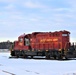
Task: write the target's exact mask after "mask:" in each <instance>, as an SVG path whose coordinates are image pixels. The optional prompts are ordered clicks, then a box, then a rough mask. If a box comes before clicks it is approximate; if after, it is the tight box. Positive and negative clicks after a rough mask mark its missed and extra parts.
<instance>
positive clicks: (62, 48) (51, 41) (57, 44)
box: [11, 30, 74, 59]
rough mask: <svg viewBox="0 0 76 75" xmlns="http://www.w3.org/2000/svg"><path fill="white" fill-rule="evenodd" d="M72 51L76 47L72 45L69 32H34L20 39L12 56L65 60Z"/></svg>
mask: <svg viewBox="0 0 76 75" xmlns="http://www.w3.org/2000/svg"><path fill="white" fill-rule="evenodd" d="M70 49H72V50H73V49H74V46H71V45H70V32H69V31H65V30H64V31H55V32H33V33H32V34H23V35H21V36H19V37H18V41H15V42H14V46H13V49H12V50H11V56H17V57H19V56H23V57H27V56H31V58H33V56H46V58H51V57H53V58H54V59H63V58H66V54H67V51H68V50H70Z"/></svg>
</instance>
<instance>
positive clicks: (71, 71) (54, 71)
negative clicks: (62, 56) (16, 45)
mask: <svg viewBox="0 0 76 75" xmlns="http://www.w3.org/2000/svg"><path fill="white" fill-rule="evenodd" d="M9 56H10V53H9V52H2V53H0V75H76V60H65V61H58V60H44V59H22V58H11V59H9Z"/></svg>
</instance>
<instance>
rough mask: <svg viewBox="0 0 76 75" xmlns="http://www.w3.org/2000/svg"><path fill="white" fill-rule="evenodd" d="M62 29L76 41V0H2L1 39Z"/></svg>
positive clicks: (0, 5)
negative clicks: (68, 32)
mask: <svg viewBox="0 0 76 75" xmlns="http://www.w3.org/2000/svg"><path fill="white" fill-rule="evenodd" d="M60 30H68V31H70V33H71V35H70V37H71V38H70V39H71V41H74V42H75V41H76V35H75V34H76V32H75V31H76V0H0V41H7V40H10V41H14V40H16V39H17V37H18V36H19V35H21V34H24V33H25V34H28V33H32V32H51V31H53V32H54V31H60Z"/></svg>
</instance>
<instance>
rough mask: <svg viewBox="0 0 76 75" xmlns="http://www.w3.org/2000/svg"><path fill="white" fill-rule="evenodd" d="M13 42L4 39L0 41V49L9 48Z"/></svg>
mask: <svg viewBox="0 0 76 75" xmlns="http://www.w3.org/2000/svg"><path fill="white" fill-rule="evenodd" d="M12 44H13V42H10V41H6V42H0V49H10V47H11V45H12Z"/></svg>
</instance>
